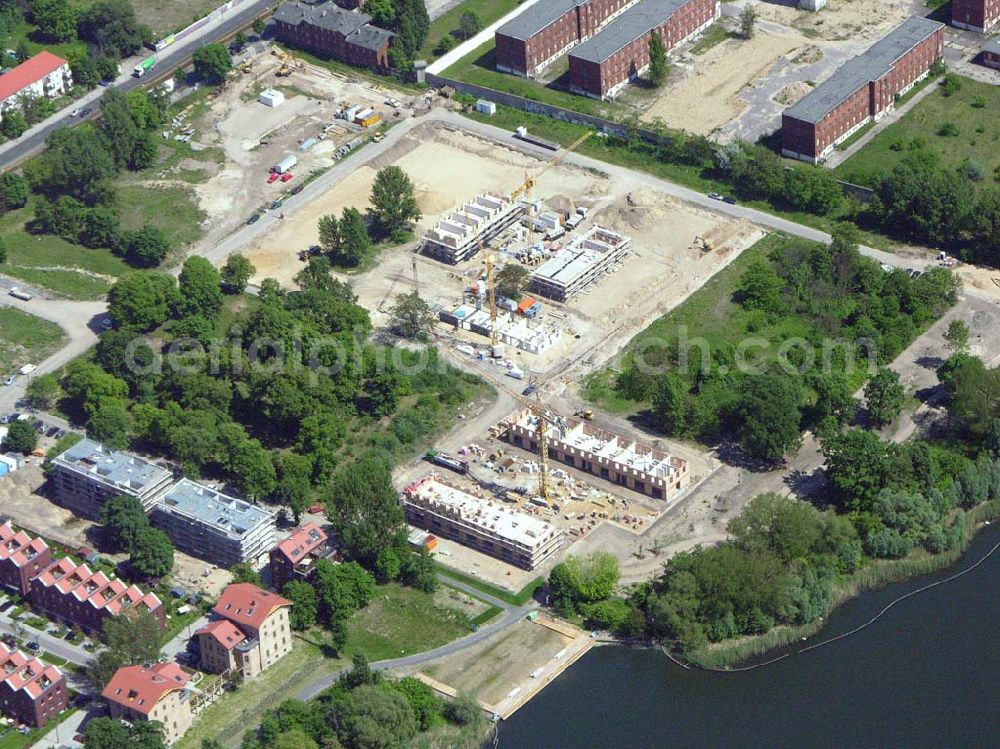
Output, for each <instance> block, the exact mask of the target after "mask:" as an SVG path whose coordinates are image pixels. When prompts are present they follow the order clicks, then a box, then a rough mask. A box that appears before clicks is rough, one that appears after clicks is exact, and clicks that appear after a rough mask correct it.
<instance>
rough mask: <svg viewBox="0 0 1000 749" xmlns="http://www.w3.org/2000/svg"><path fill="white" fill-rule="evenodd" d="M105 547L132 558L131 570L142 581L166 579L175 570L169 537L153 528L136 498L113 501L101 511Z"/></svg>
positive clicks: (130, 559)
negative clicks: (144, 579)
mask: <svg viewBox="0 0 1000 749" xmlns="http://www.w3.org/2000/svg"><path fill="white" fill-rule="evenodd" d="M101 523H103V527H102V529H101V532H102V535H103V537H104V541H105V543H107V544H108V546H109V547H110V548H111V549H112V550H113V551H115V552H121V551H125V552H128V554H129V567H130V568H131V570H132V571H134V572H135V573H136V574H138V575H139V576H141V577H147V578H149V577H163V576H165V575H168V574H169V573H170V570H171V569H173V566H174V546H173V544H172V543H170V538H169V537H168V536H167V534H166V533H164V532H163V531H161V530H159V529H158V528H154V527H153V526H152V525H150V522H149V518H148V517H146V513H145V512H144V511H143V509H142V503H141V502H140V501H139V500H138V499H136V498H135V497H127V496H121V497H114V498H112V499H111V500H109V501H108V502H106V503H105V504H104V506H103V507H101Z"/></svg>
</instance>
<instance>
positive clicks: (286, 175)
mask: <svg viewBox="0 0 1000 749" xmlns="http://www.w3.org/2000/svg"><path fill="white" fill-rule="evenodd" d="M293 177H295V175H294V174H292V173H291V172H285V173H284V174H282V175H281V181H282V182H291V181H292V178H293Z"/></svg>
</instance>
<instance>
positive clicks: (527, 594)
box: [436, 563, 545, 606]
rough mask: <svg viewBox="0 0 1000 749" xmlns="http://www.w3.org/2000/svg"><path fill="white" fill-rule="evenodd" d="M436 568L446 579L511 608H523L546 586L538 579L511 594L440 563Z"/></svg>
mask: <svg viewBox="0 0 1000 749" xmlns="http://www.w3.org/2000/svg"><path fill="white" fill-rule="evenodd" d="M436 566H437V571H438V572H439V573H440V574H442V575H444V576H445V577H450V578H451V579H452V580H458V581H459V582H461V583H465V584H466V585H468V586H470V587H472V588H475V589H476V590H479V591H482V592H483V593H486V594H487V595H491V596H493V597H494V598H499V599H500V600H501V601H506V602H507V603H509V604H510V605H511V606H523V605H524V604H526V603H527V602H528V601H529V600H530V599H531V597H532V596H533V595H535V591H536V590H538V588H540V587H541V586H542V585H544V584H545V578H543V577H536V578H535V579H534V580H532V581H531V582H530V583H528V584H527V585H525V586H524V587H523V588H521V590H519V591H517V592H516V593H511V592H510V591H509V590H504V589H503V588H500V587H498V586H496V585H491V584H490V583H488V582H486V581H485V580H482V579H480V578H478V577H472V576H471V575H466V574H464V573H462V572H459V571H458V570H454V569H452V568H451V567H446V566H444V565H443V564H440V563H438V564H437V565H436ZM445 584H447V583H445Z"/></svg>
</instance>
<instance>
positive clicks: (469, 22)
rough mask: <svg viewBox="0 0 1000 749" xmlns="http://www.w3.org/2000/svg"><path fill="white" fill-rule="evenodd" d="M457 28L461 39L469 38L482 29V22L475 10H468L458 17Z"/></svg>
mask: <svg viewBox="0 0 1000 749" xmlns="http://www.w3.org/2000/svg"><path fill="white" fill-rule="evenodd" d="M458 28H459V30H460V31H461V33H462V38H463V39H471V38H472V37H474V36H475V35H476V34H478V33H479V32H480V31H481V30H482V28H483V22H482V19H480V18H479V14H478V13H476V11H474V10H469V11H466V12H465V13H463V14H462V15H461V16H460V17H459V19H458Z"/></svg>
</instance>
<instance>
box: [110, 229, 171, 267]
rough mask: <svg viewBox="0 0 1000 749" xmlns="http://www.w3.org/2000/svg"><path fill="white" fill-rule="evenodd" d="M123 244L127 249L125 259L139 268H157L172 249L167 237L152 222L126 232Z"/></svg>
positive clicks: (123, 236)
mask: <svg viewBox="0 0 1000 749" xmlns="http://www.w3.org/2000/svg"><path fill="white" fill-rule="evenodd" d="M121 244H122V246H123V247H124V249H125V259H126V260H128V261H129V262H130V263H131V264H132V265H134V266H136V267H137V268H155V267H156V266H157V265H159V264H160V263H162V262H163V261H164V259H165V258H166V257H167V253H168V252H169V251H170V243H169V242H168V241H167V237H166V236H165V235H164V233H163V232H162V231H161V230H160V229H159V228H158V227H156V226H152V225H150V224H146V225H145V226H143V227H141V228H139V229H136V230H134V231H129V232H124V233H123V235H122V242H121Z"/></svg>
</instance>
